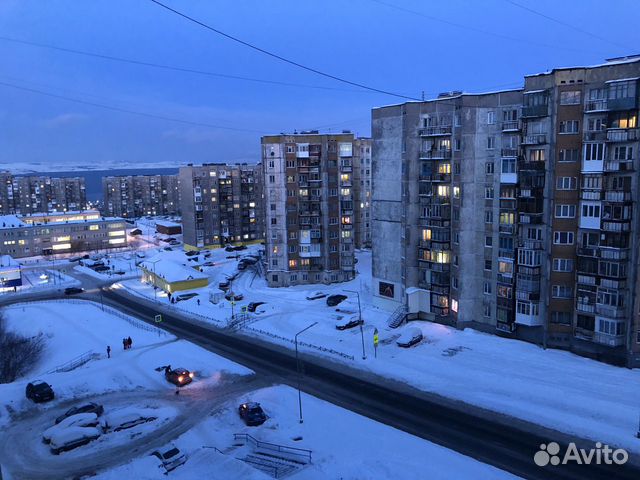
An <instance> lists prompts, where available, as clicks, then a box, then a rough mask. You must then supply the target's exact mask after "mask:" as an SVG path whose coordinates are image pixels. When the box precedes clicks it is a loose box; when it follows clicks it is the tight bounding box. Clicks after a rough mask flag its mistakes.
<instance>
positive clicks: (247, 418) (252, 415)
mask: <svg viewBox="0 0 640 480" xmlns="http://www.w3.org/2000/svg"><path fill="white" fill-rule="evenodd" d="M238 413H239V414H240V418H242V420H244V423H245V424H246V425H247V426H249V427H256V426H258V425H262V424H263V423H264V422H265V421H266V420H267V415H266V414H265V413H264V410H262V407H261V406H260V404H259V403H257V402H247V403H243V404H241V405H240V406H239V407H238Z"/></svg>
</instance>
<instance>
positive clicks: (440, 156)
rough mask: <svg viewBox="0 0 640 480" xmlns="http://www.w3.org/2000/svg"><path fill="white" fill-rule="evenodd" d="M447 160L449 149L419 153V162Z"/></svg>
mask: <svg viewBox="0 0 640 480" xmlns="http://www.w3.org/2000/svg"><path fill="white" fill-rule="evenodd" d="M448 158H451V149H450V148H441V149H437V150H421V151H420V160H445V159H448Z"/></svg>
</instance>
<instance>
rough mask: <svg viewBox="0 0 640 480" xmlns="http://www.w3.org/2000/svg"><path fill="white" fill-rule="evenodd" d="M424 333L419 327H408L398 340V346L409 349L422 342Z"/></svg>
mask: <svg viewBox="0 0 640 480" xmlns="http://www.w3.org/2000/svg"><path fill="white" fill-rule="evenodd" d="M422 338H423V337H422V331H421V330H420V329H419V328H418V327H408V328H406V329H405V330H404V332H402V333H401V334H400V337H399V338H398V339H397V340H396V345H398V346H399V347H402V348H409V347H412V346H414V345H415V344H416V343H419V342H421V341H422Z"/></svg>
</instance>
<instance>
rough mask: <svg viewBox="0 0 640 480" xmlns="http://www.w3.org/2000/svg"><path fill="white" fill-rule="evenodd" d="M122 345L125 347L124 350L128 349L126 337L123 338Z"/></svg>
mask: <svg viewBox="0 0 640 480" xmlns="http://www.w3.org/2000/svg"><path fill="white" fill-rule="evenodd" d="M122 347H123V348H124V350H126V349H127V339H126V338H123V339H122Z"/></svg>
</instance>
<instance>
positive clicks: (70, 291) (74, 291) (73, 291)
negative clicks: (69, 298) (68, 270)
mask: <svg viewBox="0 0 640 480" xmlns="http://www.w3.org/2000/svg"><path fill="white" fill-rule="evenodd" d="M82 292H84V288H80V287H67V288H65V289H64V294H65V295H76V294H78V293H82Z"/></svg>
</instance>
